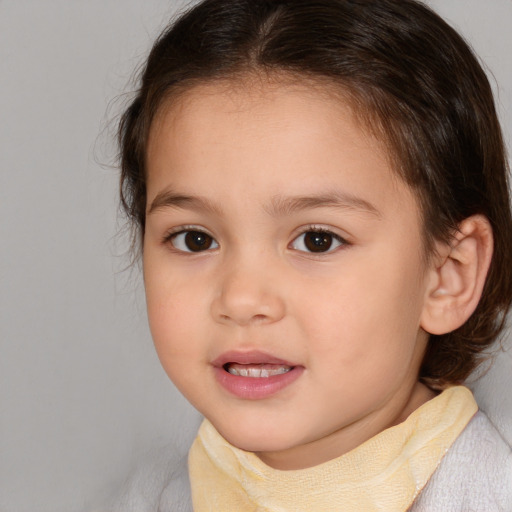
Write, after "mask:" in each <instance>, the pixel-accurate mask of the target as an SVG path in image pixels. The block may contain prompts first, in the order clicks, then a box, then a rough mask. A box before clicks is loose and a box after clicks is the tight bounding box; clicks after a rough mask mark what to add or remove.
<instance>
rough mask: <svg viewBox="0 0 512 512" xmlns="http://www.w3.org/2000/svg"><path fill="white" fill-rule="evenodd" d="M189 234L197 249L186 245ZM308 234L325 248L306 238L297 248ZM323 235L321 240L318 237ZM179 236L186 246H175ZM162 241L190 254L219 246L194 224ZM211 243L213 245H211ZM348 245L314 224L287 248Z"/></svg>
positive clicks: (328, 250) (307, 249)
mask: <svg viewBox="0 0 512 512" xmlns="http://www.w3.org/2000/svg"><path fill="white" fill-rule="evenodd" d="M191 234H195V235H198V238H197V240H196V241H199V242H200V244H199V245H197V248H198V250H193V249H190V247H189V246H188V245H187V237H188V236H189V235H191ZM308 234H313V235H316V238H315V237H313V238H312V239H310V240H309V242H310V243H313V246H316V248H319V249H323V248H325V247H322V244H328V245H327V248H326V250H318V251H317V250H314V248H313V249H312V247H311V246H309V247H308V246H307V244H308V240H303V242H302V246H303V247H304V249H302V248H301V249H298V248H297V241H298V240H299V239H300V238H301V237H304V236H306V235H308ZM319 235H320V237H321V236H322V235H323V237H324V238H323V240H322V239H321V238H320V237H319ZM201 236H202V237H203V240H204V242H201ZM179 237H183V240H182V242H183V244H184V246H185V247H186V248H180V247H177V246H176V242H175V241H176V240H177V239H178V238H179ZM326 237H330V239H329V238H326ZM190 242H194V240H193V239H192V240H190V239H189V240H188V243H190ZM333 242H335V247H334V248H333V247H332V244H333ZM163 243H164V244H171V245H172V247H173V249H174V250H176V251H177V252H182V253H191V254H194V253H200V252H206V251H211V250H215V249H218V248H219V243H218V242H217V241H216V240H215V238H213V237H212V236H211V235H209V234H208V233H207V232H205V231H204V230H202V229H200V228H198V227H196V226H182V227H180V228H178V229H177V230H175V231H172V232H171V233H168V234H166V235H165V237H164V239H163ZM203 243H204V244H207V245H206V248H201V244H203ZM212 245H213V247H212ZM348 245H350V242H348V241H347V240H346V239H344V238H343V237H341V236H340V235H337V234H336V233H333V232H332V231H331V230H329V229H326V228H324V227H319V226H315V225H311V226H307V227H306V228H304V229H303V230H302V231H301V232H300V233H299V234H298V235H297V236H296V237H295V238H294V239H293V240H292V241H291V242H290V244H289V245H288V247H289V248H291V249H293V250H296V251H298V252H301V253H305V254H316V255H321V254H329V253H331V252H334V251H336V250H337V249H339V248H340V247H343V246H348Z"/></svg>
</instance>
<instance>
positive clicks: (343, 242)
mask: <svg viewBox="0 0 512 512" xmlns="http://www.w3.org/2000/svg"><path fill="white" fill-rule="evenodd" d="M338 231H339V230H337V229H335V228H333V227H330V226H325V225H319V224H310V225H306V226H302V227H300V228H299V229H298V230H296V231H295V234H294V235H293V238H292V241H291V242H290V243H289V245H288V246H289V247H290V248H291V249H294V247H292V245H293V243H294V242H295V241H296V240H297V239H298V238H299V237H301V236H303V235H305V234H306V233H311V232H313V233H326V234H329V235H331V236H332V237H333V238H334V239H335V240H336V241H337V242H339V245H338V246H336V247H335V248H333V249H328V250H327V251H323V252H322V251H319V252H312V251H304V250H299V249H294V250H297V251H298V252H301V253H304V254H308V255H313V256H322V255H326V254H332V253H333V252H336V251H337V250H339V249H340V248H342V247H347V246H350V245H352V243H351V242H350V241H349V240H347V238H346V237H345V236H342V235H341V234H339V233H338Z"/></svg>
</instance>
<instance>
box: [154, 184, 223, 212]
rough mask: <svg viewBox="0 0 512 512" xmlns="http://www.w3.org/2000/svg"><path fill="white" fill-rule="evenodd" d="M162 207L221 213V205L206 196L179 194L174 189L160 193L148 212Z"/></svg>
mask: <svg viewBox="0 0 512 512" xmlns="http://www.w3.org/2000/svg"><path fill="white" fill-rule="evenodd" d="M162 208H183V209H185V208H188V209H195V210H202V211H205V212H209V213H214V214H216V215H219V214H220V213H221V209H220V207H218V206H217V205H216V204H215V203H213V202H212V201H210V200H209V199H207V198H206V197H201V196H189V195H186V194H178V193H175V192H173V191H172V190H164V191H162V192H160V193H158V194H157V195H156V197H155V198H154V199H153V201H152V202H151V206H150V207H149V208H148V210H147V214H148V215H149V214H150V213H153V212H154V211H155V210H160V209H162Z"/></svg>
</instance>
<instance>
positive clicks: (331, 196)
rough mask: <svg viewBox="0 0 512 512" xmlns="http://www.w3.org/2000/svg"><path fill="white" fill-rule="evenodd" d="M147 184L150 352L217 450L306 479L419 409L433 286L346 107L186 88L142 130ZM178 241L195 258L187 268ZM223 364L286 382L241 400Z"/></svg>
mask: <svg viewBox="0 0 512 512" xmlns="http://www.w3.org/2000/svg"><path fill="white" fill-rule="evenodd" d="M147 168H148V180H147V192H148V204H147V206H148V213H147V221H146V229H145V237H144V259H143V261H144V279H145V287H146V296H147V307H148V315H149V322H150V327H151V332H152V335H153V338H154V342H155V346H156V349H157V352H158V355H159V358H160V360H161V363H162V365H163V367H164V368H165V370H166V372H167V373H168V375H169V377H170V378H171V379H172V380H173V382H174V383H175V384H176V386H177V387H178V388H179V389H180V391H181V392H182V393H183V394H184V395H185V396H186V397H187V398H188V400H190V402H191V403H192V404H193V405H194V406H195V407H196V408H197V409H198V410H199V411H200V412H201V413H202V414H204V415H205V417H207V418H208V419H209V420H210V421H211V422H212V423H213V425H214V426H215V427H216V428H217V430H218V431H219V432H220V433H221V435H222V436H223V437H224V438H225V439H227V440H228V441H229V442H231V443H232V444H234V445H235V446H237V447H239V448H242V449H244V450H248V451H252V452H255V453H256V454H257V455H258V456H259V457H260V458H261V459H262V460H263V461H264V462H265V463H267V464H269V465H270V466H272V467H274V468H278V469H299V468H304V467H310V466H313V465H316V464H320V463H322V462H325V461H327V460H330V459H332V458H335V457H338V456H340V455H342V454H343V453H346V452H348V451H350V450H352V449H353V448H355V447H357V446H358V445H360V444H361V443H363V442H364V441H366V440H368V439H369V438H371V437H373V436H374V435H376V434H377V433H379V432H381V431H382V430H384V429H386V428H388V427H390V426H392V425H395V424H397V423H400V422H401V421H403V420H405V419H406V418H407V416H408V415H409V414H410V413H411V412H412V411H414V410H415V409H417V408H418V407H419V406H420V405H422V404H423V403H425V402H426V401H427V400H429V399H430V398H432V397H433V396H434V393H433V392H432V391H431V390H429V389H428V388H426V387H425V386H424V385H422V384H421V383H419V382H418V373H419V366H420V364H421V360H422V357H423V354H424V351H425V346H426V343H427V340H428V334H427V333H426V332H425V330H424V329H423V327H422V317H423V315H424V312H425V309H426V304H427V303H428V301H429V297H430V295H431V294H432V286H433V277H432V276H433V275H434V273H433V272H431V269H430V267H428V266H427V265H430V263H427V261H429V260H428V259H427V258H425V257H424V254H423V244H422V236H421V221H420V212H419V208H418V204H417V201H416V199H415V197H414V195H413V193H412V191H411V190H410V188H409V187H408V186H407V185H406V184H405V183H403V182H402V181H401V180H400V179H399V178H397V176H396V174H394V173H393V170H392V168H391V164H390V160H389V158H388V154H387V153H386V150H385V148H384V146H383V144H381V143H380V142H379V141H378V140H375V139H374V138H373V137H372V136H371V135H369V134H368V133H367V130H364V129H363V128H362V127H361V126H360V124H359V123H358V122H357V120H356V119H355V117H354V115H353V114H352V112H351V110H350V108H349V107H348V105H346V104H344V103H343V102H342V101H340V99H339V98H334V97H329V96H327V95H326V94H324V93H321V92H319V91H318V90H315V89H314V88H312V87H310V86H307V85H304V86H297V85H290V84H286V83H281V84H279V83H273V84H270V83H254V84H253V85H247V83H245V84H239V85H236V84H234V85H233V84H231V85H226V84H223V83H214V84H210V85H203V86H199V87H196V88H194V89H192V90H190V91H188V92H187V93H185V94H184V95H182V96H181V97H180V99H179V101H178V102H177V103H176V102H175V103H174V104H173V105H172V107H167V108H165V109H163V110H162V111H161V112H160V114H159V116H158V118H157V119H156V121H155V122H154V124H153V127H152V129H151V133H150V139H149V144H148V149H147ZM184 196H186V197H187V199H186V200H185V199H183V197H184ZM297 197H300V198H304V197H307V198H314V199H313V200H311V199H310V200H307V201H306V200H301V201H296V200H295V199H296V198H297ZM198 198H200V199H198ZM187 230H188V231H190V230H195V231H200V232H204V233H206V235H207V238H206V240H207V241H208V242H209V243H210V246H209V248H207V249H206V250H203V251H199V252H190V251H189V248H188V246H187V245H186V243H185V242H186V239H185V234H186V233H184V232H186V231H187ZM319 230H322V231H328V232H331V233H333V237H332V238H329V240H332V245H331V247H330V248H329V250H326V251H325V252H321V253H318V252H314V253H312V252H308V250H307V246H306V245H305V244H304V240H305V238H304V232H311V231H319ZM329 236H330V235H329V234H328V235H327V237H329ZM233 350H235V351H242V352H246V351H251V350H258V351H262V352H265V353H267V354H271V355H272V356H274V357H276V358H280V359H283V360H285V361H288V362H292V363H293V364H294V365H298V366H300V367H301V368H302V369H303V371H302V373H301V374H300V376H299V377H298V378H297V379H295V380H294V381H293V382H292V383H291V384H290V385H288V386H287V387H285V388H284V389H282V390H280V391H279V392H277V393H275V394H273V395H272V396H269V397H266V398H263V399H258V400H253V399H243V398H240V397H237V396H234V395H233V394H231V393H229V392H228V391H227V390H226V389H224V388H223V387H222V386H221V385H220V384H219V383H218V381H217V380H216V378H215V369H214V367H213V364H212V362H213V361H215V359H216V358H218V357H219V356H220V355H221V354H223V353H225V352H227V351H233Z"/></svg>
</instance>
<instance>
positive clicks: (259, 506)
mask: <svg viewBox="0 0 512 512" xmlns="http://www.w3.org/2000/svg"><path fill="white" fill-rule="evenodd" d="M476 411H477V405H476V402H475V400H474V398H473V395H472V394H471V391H470V390H469V389H467V388H465V387H463V386H456V387H452V388H449V389H447V390H445V391H443V392H442V393H441V394H440V395H438V396H437V397H435V398H433V399H432V400H430V401H428V402H427V403H425V404H423V405H422V406H421V407H419V408H418V409H417V410H416V411H414V412H413V413H412V414H411V415H410V416H409V417H408V418H407V420H405V421H404V422H403V423H401V424H399V425H396V426H394V427H391V428H388V429H386V430H384V431H383V432H381V433H380V434H377V435H376V436H374V437H372V438H371V439H369V440H368V441H366V442H365V443H363V444H362V445H360V446H358V447H357V448H355V449H354V450H352V451H350V452H348V453H346V454H344V455H342V456H341V457H338V458H336V459H333V460H330V461H328V462H325V463H323V464H320V465H318V466H314V467H311V468H307V469H301V470H290V471H281V470H277V469H273V468H271V467H269V466H267V465H266V464H264V463H263V462H262V461H261V460H260V459H259V458H258V457H257V456H256V455H255V454H254V453H251V452H246V451H243V450H240V449H238V448H235V447H234V446H232V445H231V444H229V443H228V442H227V441H226V440H225V439H224V438H222V437H221V436H220V434H219V433H218V432H217V431H216V430H215V428H214V427H213V426H212V425H211V423H210V422H208V421H207V420H205V421H204V422H203V424H202V425H201V427H200V429H199V432H198V435H197V438H196V439H195V441H194V443H193V445H192V448H191V449H190V453H189V472H190V481H191V486H192V500H193V504H194V511H195V512H206V511H212V512H302V511H304V512H315V511H319V512H328V511H344V512H353V511H354V512H355V511H357V512H360V511H365V512H376V511H382V512H404V511H406V510H407V509H408V508H409V507H410V506H411V505H412V503H413V501H414V499H415V498H416V497H417V496H418V494H419V493H420V492H421V490H422V489H423V487H424V486H425V484H426V483H427V482H428V480H429V478H430V477H431V476H432V474H433V473H434V471H435V470H436V468H437V466H438V465H439V463H440V461H441V459H442V458H443V456H444V455H445V453H446V452H447V450H448V449H449V448H450V446H451V445H452V444H453V442H454V441H455V439H456V438H457V437H458V436H459V434H460V433H461V432H462V430H463V429H464V427H465V426H466V425H467V424H468V422H469V421H470V419H471V418H472V417H473V415H474V414H475V413H476Z"/></svg>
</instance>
